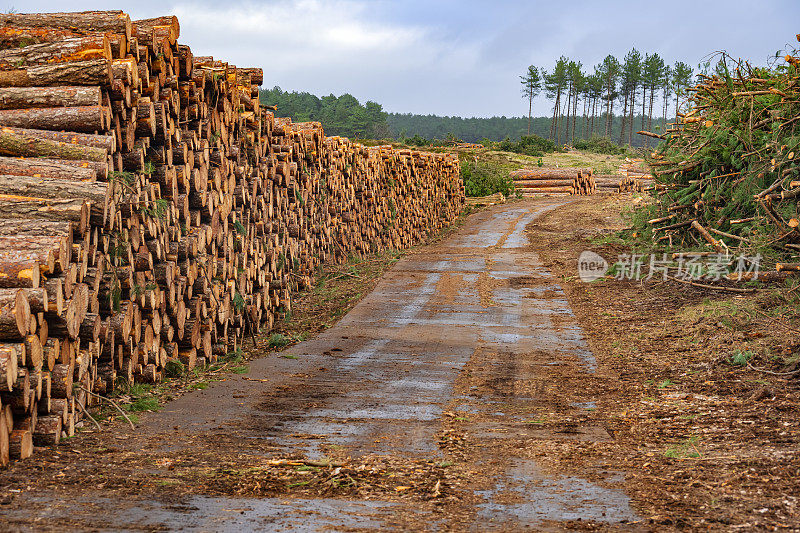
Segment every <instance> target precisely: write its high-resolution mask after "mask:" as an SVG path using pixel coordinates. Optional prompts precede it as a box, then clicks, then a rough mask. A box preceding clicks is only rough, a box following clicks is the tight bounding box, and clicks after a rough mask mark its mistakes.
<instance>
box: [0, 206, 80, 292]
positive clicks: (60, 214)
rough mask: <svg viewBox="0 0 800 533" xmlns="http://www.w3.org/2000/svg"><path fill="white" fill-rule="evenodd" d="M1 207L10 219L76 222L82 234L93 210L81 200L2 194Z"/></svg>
mask: <svg viewBox="0 0 800 533" xmlns="http://www.w3.org/2000/svg"><path fill="white" fill-rule="evenodd" d="M0 205H2V210H3V214H4V215H5V216H8V217H14V218H44V219H47V220H59V221H64V220H66V221H70V222H75V223H76V224H77V225H78V231H79V232H80V233H83V232H85V231H86V226H87V224H88V222H89V212H90V209H91V204H90V203H89V202H87V201H86V200H82V199H79V198H77V199H52V198H32V197H26V196H12V195H7V194H0ZM1 283H2V282H0V284H1Z"/></svg>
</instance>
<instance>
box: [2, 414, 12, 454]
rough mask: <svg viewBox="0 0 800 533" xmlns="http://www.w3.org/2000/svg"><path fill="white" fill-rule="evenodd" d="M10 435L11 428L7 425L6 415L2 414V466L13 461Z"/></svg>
mask: <svg viewBox="0 0 800 533" xmlns="http://www.w3.org/2000/svg"><path fill="white" fill-rule="evenodd" d="M0 411H2V409H0ZM8 436H9V430H8V426H6V417H4V416H0V467H6V466H8V463H9V462H10V461H11V455H10V448H9V441H8Z"/></svg>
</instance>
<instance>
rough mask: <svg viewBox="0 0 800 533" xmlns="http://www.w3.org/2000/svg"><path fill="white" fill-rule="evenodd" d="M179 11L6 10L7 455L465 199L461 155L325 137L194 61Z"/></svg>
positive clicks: (2, 62) (0, 189)
mask: <svg viewBox="0 0 800 533" xmlns="http://www.w3.org/2000/svg"><path fill="white" fill-rule="evenodd" d="M179 33H180V27H179V24H178V20H177V19H176V18H175V17H171V16H168V17H160V18H156V19H148V20H139V21H133V22H132V21H131V20H130V18H129V17H128V15H126V14H124V13H122V12H120V11H103V12H84V13H55V14H2V15H0V464H6V463H8V461H9V458H12V459H19V458H25V457H27V456H29V455H30V454H31V453H32V449H33V446H34V445H53V444H58V442H59V440H60V439H61V438H62V436H63V435H72V434H73V433H74V428H75V423H76V421H77V420H78V419H80V418H81V416H82V413H83V412H84V411H85V409H86V408H87V407H90V406H93V405H96V403H97V401H98V399H97V397H96V396H94V395H93V394H92V393H95V394H101V395H103V394H106V393H109V392H111V391H112V389H113V388H114V387H115V385H116V384H118V383H133V382H134V381H142V382H148V383H152V382H157V381H159V380H160V379H161V376H162V371H163V369H164V366H165V364H166V363H167V362H168V361H181V362H182V363H183V364H184V365H185V366H186V367H187V368H192V367H194V366H195V365H199V364H204V363H208V362H213V361H214V360H215V359H216V358H217V357H218V356H220V355H224V354H225V353H227V352H229V351H230V350H234V349H236V348H237V347H238V346H240V345H241V342H242V338H243V336H244V335H245V334H246V333H249V332H255V331H258V330H259V329H260V328H261V326H262V325H263V326H265V327H267V328H270V327H271V326H272V324H273V321H274V319H275V317H276V315H277V313H278V312H279V311H281V310H285V311H289V310H290V309H291V297H292V293H293V292H294V291H295V290H297V289H299V288H304V287H308V286H309V285H310V284H311V283H312V281H313V276H314V272H315V270H316V269H317V267H319V266H320V265H321V264H324V263H331V262H341V261H344V260H346V259H347V258H348V256H350V255H361V254H365V253H369V252H377V251H381V250H385V249H387V248H394V249H397V248H405V247H408V246H411V245H413V244H415V243H418V242H420V241H421V240H423V239H425V237H426V236H427V235H429V234H430V233H431V232H435V231H436V230H438V229H440V228H442V227H444V226H446V225H448V224H450V223H451V222H452V221H453V220H454V219H455V218H456V217H457V215H458V214H459V213H460V212H461V210H462V208H463V206H464V191H463V185H462V184H461V181H460V179H459V165H458V160H457V158H456V157H454V156H452V155H449V154H446V155H442V154H429V153H422V152H417V151H410V150H394V149H392V148H391V147H388V146H379V147H370V148H368V147H365V146H362V145H359V144H356V143H352V142H350V141H349V140H348V139H345V138H339V137H330V138H326V137H325V136H324V132H323V129H322V126H321V125H320V124H318V123H301V124H293V123H292V122H291V121H290V120H288V119H279V118H274V117H273V115H272V113H270V112H268V111H266V109H265V108H264V107H263V106H261V105H260V103H259V99H258V86H259V85H261V84H262V81H263V74H262V71H261V70H260V69H242V68H237V67H235V66H233V65H229V64H227V63H225V62H222V61H218V60H215V59H214V58H212V57H195V56H193V54H192V52H191V50H190V48H189V47H188V46H185V45H180V44H178V42H177V39H178V36H179Z"/></svg>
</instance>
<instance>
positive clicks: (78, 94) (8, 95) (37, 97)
mask: <svg viewBox="0 0 800 533" xmlns="http://www.w3.org/2000/svg"><path fill="white" fill-rule="evenodd" d="M102 103H103V99H102V92H101V90H100V87H70V86H66V87H0V109H28V108H32V107H80V106H99V105H101V104H102Z"/></svg>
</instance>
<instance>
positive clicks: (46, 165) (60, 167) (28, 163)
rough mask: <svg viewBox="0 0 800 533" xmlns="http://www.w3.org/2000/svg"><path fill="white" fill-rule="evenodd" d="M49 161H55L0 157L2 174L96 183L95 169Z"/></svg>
mask: <svg viewBox="0 0 800 533" xmlns="http://www.w3.org/2000/svg"><path fill="white" fill-rule="evenodd" d="M49 161H54V160H52V159H51V160H46V159H19V158H16V157H0V174H5V175H12V176H32V177H35V178H54V179H62V180H63V179H67V180H79V181H95V179H97V172H96V171H95V170H94V169H91V168H81V167H79V166H75V165H65V164H62V163H54V162H49ZM0 222H1V221H0Z"/></svg>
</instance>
